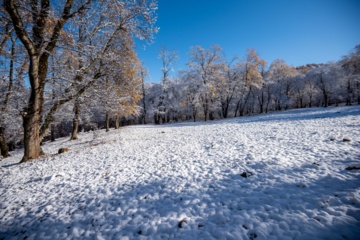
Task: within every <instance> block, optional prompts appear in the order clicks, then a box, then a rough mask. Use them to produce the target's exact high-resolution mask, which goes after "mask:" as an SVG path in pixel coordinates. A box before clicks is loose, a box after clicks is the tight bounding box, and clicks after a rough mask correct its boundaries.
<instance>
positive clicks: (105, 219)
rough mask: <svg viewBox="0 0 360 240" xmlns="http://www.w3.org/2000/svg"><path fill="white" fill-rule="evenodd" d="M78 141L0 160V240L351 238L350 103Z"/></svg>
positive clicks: (358, 160) (359, 124)
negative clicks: (32, 156) (41, 154)
mask: <svg viewBox="0 0 360 240" xmlns="http://www.w3.org/2000/svg"><path fill="white" fill-rule="evenodd" d="M80 138H81V139H80V140H79V141H68V138H64V139H58V140H57V141H56V142H54V143H46V144H45V145H44V146H43V149H44V151H45V152H46V153H47V154H48V155H47V156H46V157H45V158H42V159H40V160H36V161H33V162H28V163H24V164H16V163H17V162H18V161H19V160H20V159H21V155H22V151H17V152H13V153H12V155H13V156H12V157H10V158H8V159H4V160H2V161H1V162H0V165H1V167H0V181H1V183H0V194H1V195H0V239H3V238H4V239H306V240H308V239H359V238H360V170H350V171H349V170H345V168H346V167H348V166H359V164H360V106H355V107H338V108H328V109H324V108H317V109H301V110H292V111H286V112H281V113H275V114H268V115H260V116H253V117H243V118H236V119H229V120H222V121H214V122H209V123H182V124H171V125H163V126H152V125H146V126H131V127H125V128H122V129H120V130H112V131H110V132H109V133H106V132H104V131H98V132H94V133H83V134H80ZM344 138H347V139H349V140H350V141H343V139H344ZM61 147H68V148H69V149H70V150H69V152H67V153H63V154H57V151H58V149H59V148H61ZM244 172H247V174H245V173H244ZM244 176H245V177H244ZM246 176H247V177H246Z"/></svg>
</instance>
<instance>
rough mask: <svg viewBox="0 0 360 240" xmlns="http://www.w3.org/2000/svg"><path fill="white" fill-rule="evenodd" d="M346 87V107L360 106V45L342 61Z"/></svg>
mask: <svg viewBox="0 0 360 240" xmlns="http://www.w3.org/2000/svg"><path fill="white" fill-rule="evenodd" d="M340 65H341V69H342V70H343V78H344V80H345V87H346V105H351V104H352V103H354V102H357V104H360V45H357V46H355V48H354V50H353V51H352V52H351V53H350V54H348V55H346V56H345V57H344V58H343V60H342V61H340Z"/></svg>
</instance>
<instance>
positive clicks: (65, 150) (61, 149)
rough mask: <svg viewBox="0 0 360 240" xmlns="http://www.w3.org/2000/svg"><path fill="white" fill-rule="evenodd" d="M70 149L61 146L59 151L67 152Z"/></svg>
mask: <svg viewBox="0 0 360 240" xmlns="http://www.w3.org/2000/svg"><path fill="white" fill-rule="evenodd" d="M68 151H69V149H68V148H60V149H59V151H58V153H59V154H61V153H66V152H68Z"/></svg>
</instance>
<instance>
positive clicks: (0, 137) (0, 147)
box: [0, 127, 10, 158]
mask: <svg viewBox="0 0 360 240" xmlns="http://www.w3.org/2000/svg"><path fill="white" fill-rule="evenodd" d="M5 139H6V138H5V129H4V128H3V127H0V154H1V155H2V156H3V157H4V158H7V157H9V156H10V155H9V148H8V146H7V145H6V140H5Z"/></svg>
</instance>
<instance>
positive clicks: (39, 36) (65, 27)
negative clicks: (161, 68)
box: [3, 0, 157, 161]
mask: <svg viewBox="0 0 360 240" xmlns="http://www.w3.org/2000/svg"><path fill="white" fill-rule="evenodd" d="M3 6H4V9H5V10H6V14H3V17H4V18H7V19H10V21H11V23H12V26H13V27H14V29H15V32H16V35H17V37H18V38H19V40H20V41H21V43H22V45H23V46H24V47H25V49H26V52H27V55H28V57H29V62H30V64H29V69H28V79H29V83H30V87H31V88H30V90H31V91H30V94H31V96H30V98H29V100H28V101H27V107H26V109H25V110H24V111H23V126H24V157H23V161H27V160H29V159H34V158H37V157H39V156H40V155H41V153H42V151H41V148H40V142H41V140H42V138H43V137H44V136H45V134H46V131H47V129H48V127H49V126H50V124H51V122H52V119H53V116H52V115H53V114H54V112H56V109H57V108H58V107H59V106H60V105H62V104H65V103H66V102H69V101H71V100H72V99H75V98H76V97H78V96H79V95H81V94H82V93H83V92H84V91H85V90H86V89H87V87H88V86H89V85H91V83H92V82H93V81H94V80H97V79H100V77H101V76H102V75H103V68H104V64H105V63H104V61H105V60H108V57H109V55H108V53H109V52H110V51H109V50H110V49H111V47H112V41H113V40H114V39H115V38H116V37H117V36H119V35H120V34H121V33H123V32H127V33H129V34H130V36H131V37H135V36H136V37H139V38H141V39H151V38H152V35H153V33H154V32H156V31H157V28H156V27H154V23H155V21H156V16H155V11H156V9H157V2H156V1H153V0H144V1H125V0H123V1H121V0H109V1H94V2H92V1H91V0H87V1H82V2H74V1H72V0H63V1H60V2H59V1H51V0H42V1H37V0H24V1H21V2H18V1H15V0H4V1H3ZM79 15H82V16H83V17H84V19H86V22H87V27H86V28H85V30H84V31H86V33H87V34H89V33H94V34H93V35H92V34H90V35H89V40H88V42H87V44H84V45H83V46H84V47H85V49H84V52H85V54H86V59H84V60H86V61H84V62H85V63H84V65H83V67H82V68H78V66H75V69H76V70H74V71H73V72H74V73H75V74H73V75H74V76H71V72H70V75H69V76H67V77H66V79H68V80H71V81H72V84H70V85H69V86H68V87H67V88H66V89H68V92H70V94H68V95H67V97H66V98H65V99H59V100H58V101H57V102H56V103H55V104H54V105H53V106H52V107H51V108H50V110H49V111H48V114H50V115H47V116H46V118H45V122H44V125H43V127H41V129H40V125H41V123H42V114H43V110H44V92H45V89H46V84H47V83H48V80H47V79H48V74H49V59H50V56H51V55H52V54H53V53H55V52H58V51H63V50H64V49H70V51H75V50H78V49H79V48H78V46H76V43H78V38H77V37H76V36H77V33H78V31H77V29H76V28H73V26H76V22H77V21H78V20H79V18H78V17H79ZM94 25H95V26H94ZM88 30H89V31H88ZM92 30H94V31H92ZM62 33H64V35H65V36H66V35H69V39H72V40H73V41H72V42H71V41H70V42H67V41H65V40H66V39H64V38H63V37H62ZM75 33H76V34H75ZM79 44H82V42H81V41H79ZM74 56H76V54H74ZM76 57H78V56H76ZM81 57H83V56H81ZM79 78H82V79H85V78H87V79H88V80H89V81H82V80H81V81H74V79H79ZM79 82H80V84H79ZM77 87H79V88H77Z"/></svg>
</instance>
